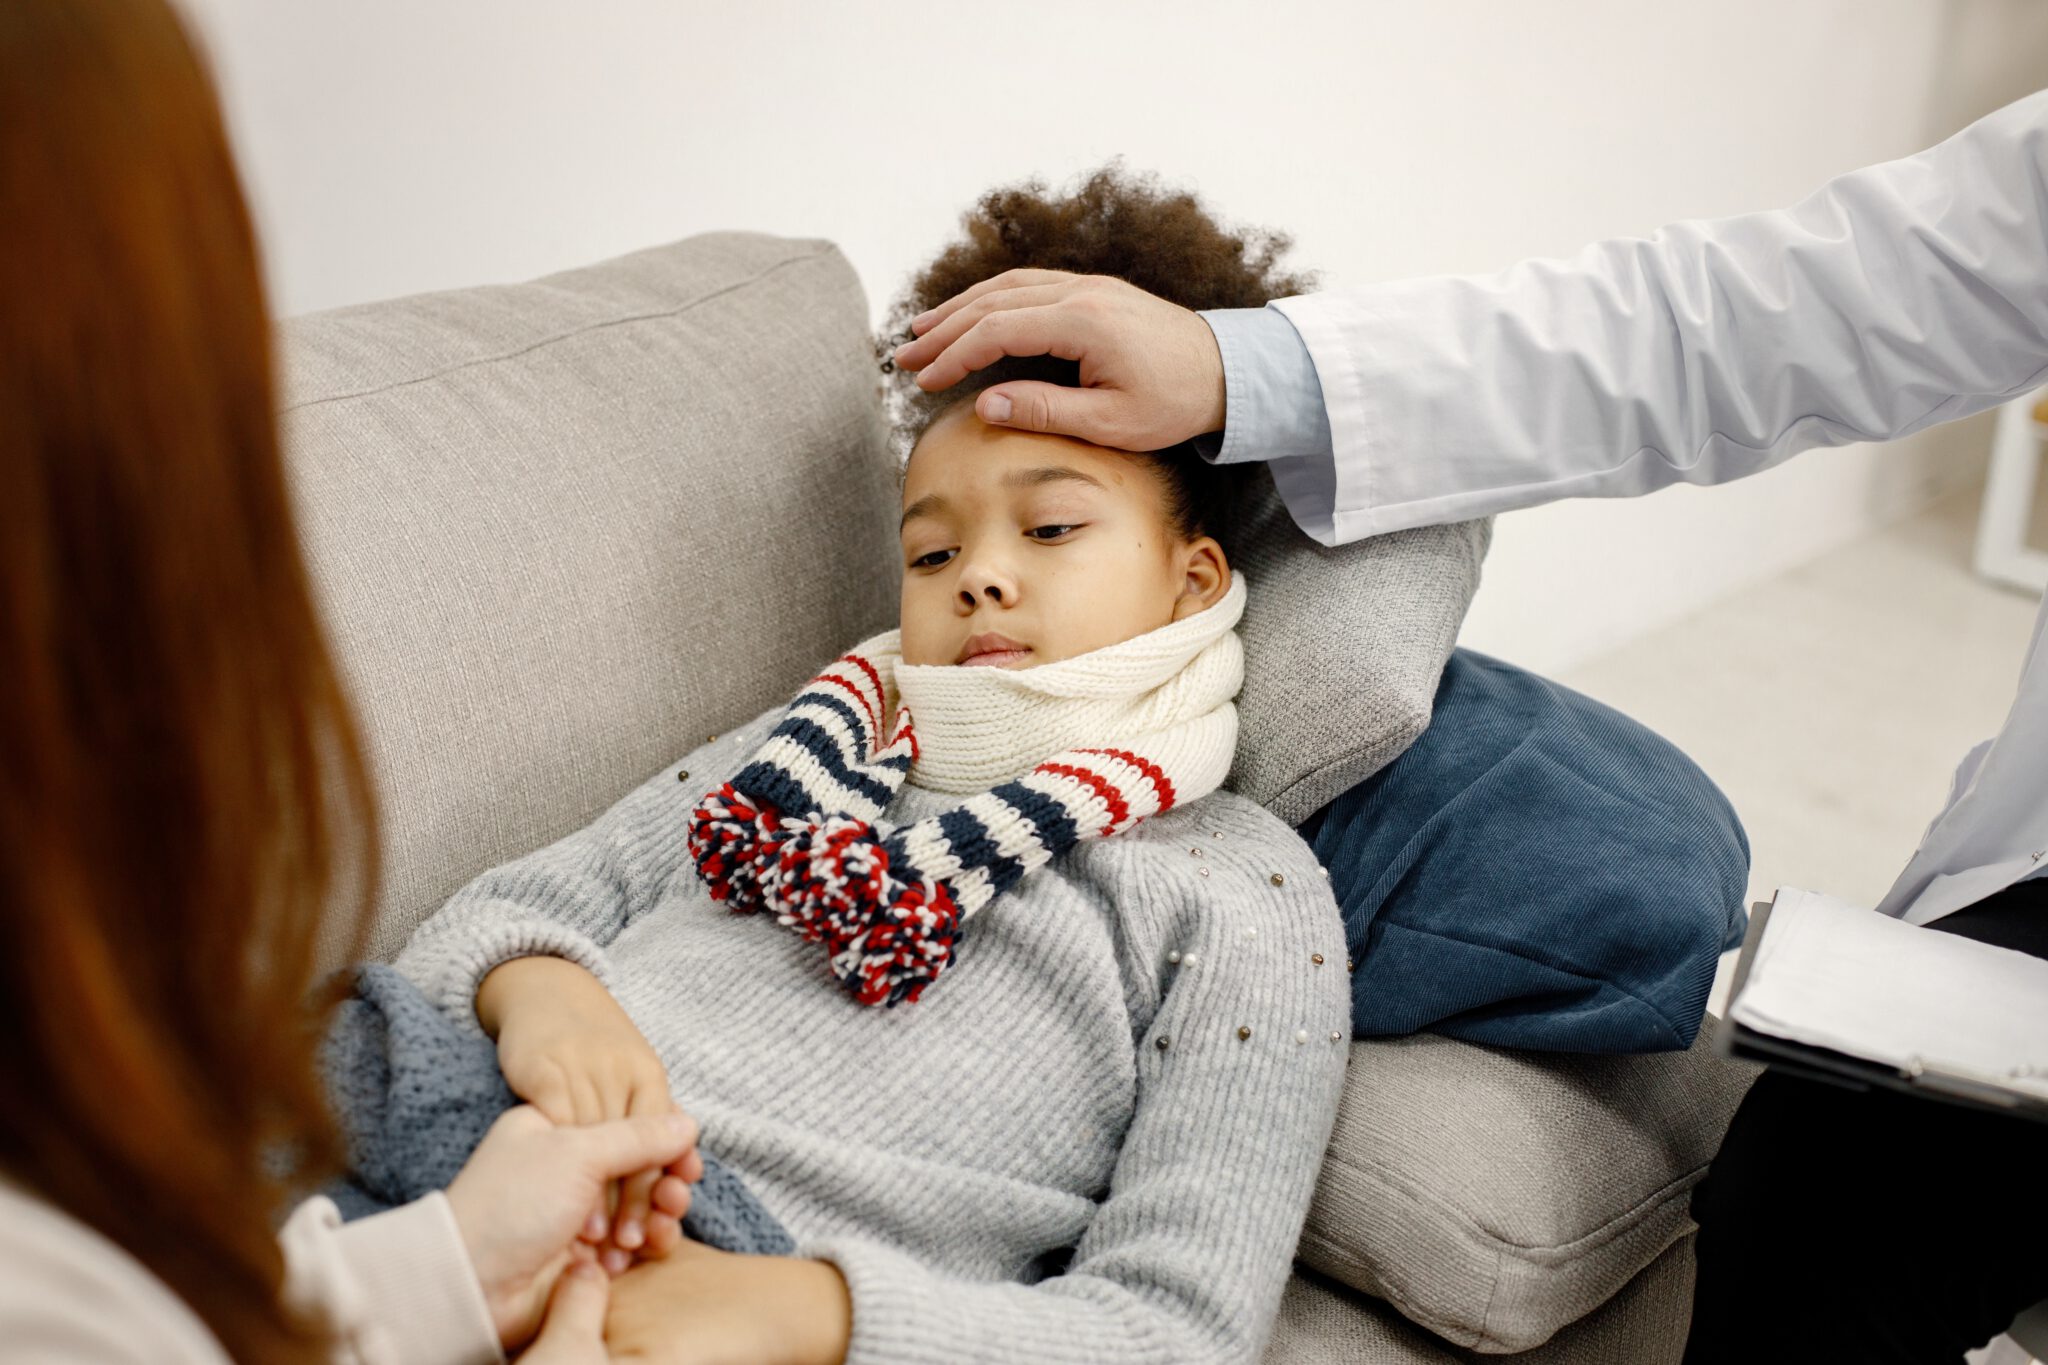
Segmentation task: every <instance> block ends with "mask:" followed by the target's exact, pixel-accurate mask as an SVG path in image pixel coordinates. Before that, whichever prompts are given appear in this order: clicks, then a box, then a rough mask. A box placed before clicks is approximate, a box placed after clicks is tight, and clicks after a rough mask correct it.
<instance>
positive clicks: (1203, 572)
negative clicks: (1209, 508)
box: [1173, 536, 1230, 621]
mask: <svg viewBox="0 0 2048 1365" xmlns="http://www.w3.org/2000/svg"><path fill="white" fill-rule="evenodd" d="M1182 554H1183V555H1184V556H1185V558H1186V568H1185V569H1184V571H1183V572H1184V573H1185V575H1186V576H1185V578H1184V580H1183V584H1182V587H1181V594H1180V598H1179V599H1178V600H1177V601H1175V602H1174V604H1173V619H1174V620H1176V621H1179V620H1183V619H1184V618H1186V617H1189V616H1193V615H1194V614H1195V613H1196V612H1199V611H1206V610H1208V609H1209V608H1210V607H1213V606H1215V605H1216V604H1217V603H1218V602H1220V601H1222V600H1223V594H1224V593H1226V592H1229V591H1230V561H1229V560H1228V559H1225V558H1224V557H1223V547H1222V546H1221V545H1218V544H1217V543H1216V541H1215V539H1214V538H1213V537H1210V536H1197V537H1196V538H1195V539H1194V540H1192V541H1190V542H1188V547H1187V549H1186V550H1184V551H1182Z"/></svg>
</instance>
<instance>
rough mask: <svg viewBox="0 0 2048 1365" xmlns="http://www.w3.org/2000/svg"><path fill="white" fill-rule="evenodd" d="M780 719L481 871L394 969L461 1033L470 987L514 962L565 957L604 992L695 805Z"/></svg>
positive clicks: (716, 742) (657, 891)
mask: <svg viewBox="0 0 2048 1365" xmlns="http://www.w3.org/2000/svg"><path fill="white" fill-rule="evenodd" d="M779 713H780V712H779V708H778V710H777V711H774V712H770V713H769V714H767V715H765V716H762V717H759V718H756V719H755V720H754V721H752V722H750V723H748V724H747V725H746V726H743V727H742V728H741V729H740V730H738V731H735V732H733V733H732V734H729V735H726V736H724V737H723V738H722V739H718V738H715V739H713V740H712V741H711V742H710V743H708V744H706V745H704V746H702V747H700V748H698V749H696V750H694V751H692V752H691V753H690V754H689V755H687V756H686V757H684V758H683V759H681V760H680V761H678V762H676V763H672V764H670V765H668V766H667V767H665V768H663V769H662V770H661V771H660V772H657V773H655V774H654V775H653V776H652V777H650V778H648V779H647V780H646V781H644V782H642V783H641V784H640V785H639V786H638V787H636V788H634V789H633V790H632V791H630V792H628V793H627V794H626V795H625V796H623V797H621V798H620V799H619V801H618V802H617V803H616V804H615V805H613V806H612V807H611V809H609V810H607V811H606V812H605V813H604V814H603V815H601V816H599V817H598V818H597V819H596V820H594V821H592V822H591V823H590V824H588V825H585V826H584V827H583V828H582V829H579V830H577V831H576V832H575V833H573V834H570V835H567V836H565V837H563V838H561V839H558V840H556V841H555V842H554V843H552V844H549V845H547V846H546V847H545V848H540V849H536V850H535V851H534V852H532V853H528V854H526V855H525V856H523V857H520V858H515V859H513V860H512V861H511V862H508V863H502V864H500V865H499V866H497V867H494V868H491V869H490V870H489V871H487V872H484V873H481V874H480V875H478V876H477V877H476V878H475V880H473V881H471V882H470V883H469V884H468V885H467V886H465V887H463V888H462V889H461V890H460V891H457V892H456V893H455V894H454V895H453V896H452V897H450V898H449V900H448V903H447V904H446V905H444V906H442V907H441V909H439V910H438V911H436V912H435V913H434V914H433V915H432V916H431V917H430V918H429V919H427V920H426V922H425V923H423V924H421V925H420V927H419V929H418V930H417V931H416V932H415V933H414V934H413V937H412V940H411V942H409V943H408V944H407V945H406V947H405V950H404V951H403V952H402V953H400V954H399V955H398V959H397V962H396V963H395V964H394V965H396V967H397V968H398V970H399V971H400V972H403V973H404V974H405V975H406V976H407V977H409V978H411V979H412V981H413V982H414V983H415V984H416V985H418V986H419V987H420V990H421V992H422V993H423V994H425V995H426V997H427V998H428V999H429V1000H431V1001H433V1002H434V1003H435V1004H436V1005H437V1006H439V1007H440V1009H441V1010H442V1011H443V1012H444V1013H446V1014H447V1015H448V1017H449V1018H450V1019H451V1020H453V1021H454V1023H455V1025H456V1027H458V1028H462V1029H471V1030H474V1029H478V1028H480V1025H478V1023H477V1019H476V991H477V987H478V986H479V985H480V984H482V982H483V979H484V978H485V977H486V976H488V975H490V973H491V971H492V970H493V969H494V968H496V967H498V966H499V965H501V964H503V963H506V962H510V961H512V960H513V959H514V958H520V957H540V956H554V957H562V958H567V959H568V960H569V961H571V962H574V963H577V964H578V965H580V966H582V967H583V968H585V969H586V970H588V971H589V972H590V973H591V975H593V976H595V977H596V978H597V979H598V980H600V981H602V982H604V983H605V984H606V985H607V986H609V985H610V984H611V966H610V961H609V958H608V955H607V952H606V950H607V949H608V948H609V947H610V945H611V943H612V941H613V940H614V939H616V938H618V936H619V935H620V934H621V933H622V932H624V931H625V929H626V928H627V926H629V925H631V924H632V923H633V922H634V921H635V920H636V919H638V918H640V917H641V916H642V915H644V914H646V913H647V912H648V911H649V910H651V909H653V908H654V907H655V906H656V905H658V904H659V903H660V902H661V899H662V896H663V893H664V891H665V889H666V887H667V885H668V883H669V881H670V879H671V878H673V877H674V876H675V875H676V874H677V873H678V872H681V871H683V870H684V869H685V868H687V867H688V865H689V861H690V851H689V841H688V840H689V816H690V812H691V810H692V809H694V808H695V805H696V803H697V800H698V798H699V797H701V796H702V795H703V794H704V793H705V792H707V791H710V790H711V789H712V788H714V787H716V786H717V785H718V784H719V783H720V782H721V781H723V780H724V779H725V777H726V776H728V775H729V774H727V773H726V771H725V770H726V769H727V768H732V769H734V770H737V768H738V767H739V766H740V765H741V764H742V763H743V762H744V761H745V760H746V758H747V756H748V755H750V754H751V753H752V752H753V750H754V748H755V747H756V746H758V745H759V743H760V742H761V740H762V739H763V738H764V737H765V735H766V732H767V729H768V727H769V725H770V724H771V723H772V721H773V719H774V718H775V716H776V715H778V714H779Z"/></svg>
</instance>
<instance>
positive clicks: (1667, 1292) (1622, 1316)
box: [1262, 1237, 1693, 1365]
mask: <svg viewBox="0 0 2048 1365" xmlns="http://www.w3.org/2000/svg"><path fill="white" fill-rule="evenodd" d="M1692 1276H1693V1258H1692V1239H1691V1238H1690V1237H1687V1238H1682V1239H1681V1240H1679V1241H1678V1242H1676V1243H1674V1244H1673V1245H1672V1246H1671V1247H1669V1248H1668V1249H1666V1250H1665V1251H1664V1253H1663V1254H1662V1255H1660V1256H1658V1257H1657V1259H1656V1260H1654V1261H1652V1262H1651V1263H1650V1265H1649V1267H1648V1268H1647V1269H1645V1270H1643V1271H1642V1272H1641V1273H1640V1274H1638V1275H1637V1276H1636V1277H1635V1278H1634V1279H1632V1280H1630V1281H1629V1282H1628V1283H1627V1284H1625V1285H1623V1286H1622V1288H1621V1292H1620V1293H1618V1294H1616V1295H1615V1296H1614V1297H1613V1298H1611V1299H1609V1300H1608V1301H1607V1302H1606V1303H1604V1304H1602V1305H1601V1306H1600V1307H1599V1308H1597V1309H1595V1310H1593V1311H1592V1312H1591V1313H1588V1314H1587V1315H1586V1316H1585V1317H1583V1318H1580V1319H1579V1320H1578V1321H1577V1322H1574V1323H1573V1324H1571V1325H1570V1326H1569V1327H1566V1328H1564V1329H1563V1330H1562V1331H1560V1332H1559V1333H1558V1334H1557V1335H1556V1336H1554V1337H1552V1338H1550V1340H1548V1341H1546V1342H1544V1343H1543V1344H1542V1345H1541V1346H1538V1347H1536V1348H1535V1349H1533V1350H1529V1351H1518V1352H1515V1353H1514V1354H1513V1355H1509V1356H1502V1355H1497V1354H1488V1353H1485V1352H1480V1351H1475V1350H1472V1349H1471V1348H1469V1347H1462V1346H1452V1345H1450V1344H1449V1343H1448V1342H1446V1341H1444V1340H1443V1339H1442V1338H1441V1337H1435V1336H1431V1335H1430V1334H1429V1333H1428V1332H1425V1331H1423V1330H1422V1329H1421V1328H1420V1327H1417V1326H1416V1325H1415V1324H1414V1323H1412V1322H1410V1321H1408V1319H1406V1318H1404V1317H1402V1316H1401V1315H1400V1314H1399V1313H1397V1312H1395V1311H1394V1309H1393V1307H1392V1306H1391V1305H1389V1304H1387V1303H1386V1302H1384V1301H1383V1300H1380V1299H1373V1298H1367V1297H1366V1296H1365V1295H1363V1294H1360V1293H1358V1292H1357V1291H1356V1290H1353V1289H1350V1288H1348V1287H1347V1286H1345V1285H1343V1284H1340V1283H1337V1282H1335V1281H1332V1280H1329V1279H1326V1278H1324V1277H1323V1276H1321V1275H1319V1274H1317V1273H1316V1272H1314V1271H1305V1272H1303V1273H1301V1274H1298V1275H1296V1276H1295V1277H1294V1278H1293V1279H1291V1280H1289V1281H1288V1282H1287V1291H1286V1293H1285V1294H1284V1295H1283V1296H1282V1297H1281V1300H1280V1317H1279V1320H1278V1321H1277V1322H1275V1323H1274V1325H1273V1340H1272V1343H1271V1345H1270V1346H1269V1347H1268V1348H1267V1350H1266V1353H1265V1355H1264V1357H1263V1358H1262V1359H1263V1361H1264V1365H1473V1363H1474V1362H1478V1361H1486V1360H1496V1361H1501V1362H1503V1365H1507V1362H1512V1365H1679V1361H1680V1360H1681V1359H1682V1358H1683V1357H1684V1355H1685V1334H1686V1331H1687V1329H1688V1328H1689V1327H1690V1326H1691V1320H1692V1311H1691V1310H1692Z"/></svg>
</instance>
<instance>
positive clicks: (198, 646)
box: [0, 0, 701, 1362]
mask: <svg viewBox="0 0 2048 1365" xmlns="http://www.w3.org/2000/svg"><path fill="white" fill-rule="evenodd" d="M269 336H270V324H269V318H268V316H267V310H266V306H265V299H264V292H263V289H262V284H261V279H260V271H259V265H258V259H257V253H256V244H255V240H254V236H253V233H252V230H251V227H250V222H249V216H248V212H247V209H246V207H245V205H244V202H243V198H242V194H241V189H240V186H239V182H238V179H237V176H236V173H235V167H234V162H233V159H232V157H231V155H230V153H229V150H228V144H227V139H226V136H225V133H224V131H223V128H222V122H221V116H220V111H219V107H218V103H217V101H216V98H215V95H214V92H213V88H212V85H211V83H210V81H209V80H208V78H207V75H206V73H205V70H204V68H203V66H202V65H201V63H200V62H199V60H198V59H197V57H196V56H195V54H194V52H193V49H192V46H191V44H190V43H189V41H188V40H187V37H186V35H185V34H184V32H183V31H182V29H181V28H180V26H179V24H178V21H177V19H176V18H175V17H174V16H173V15H172V13H171V12H170V10H169V9H168V8H167V7H166V5H165V4H164V3H163V0H8V3H7V4H6V5H5V6H4V7H0V661H4V662H0V1037H5V1038H6V1040H7V1046H6V1047H5V1048H4V1049H0V1342H4V1343H5V1348H4V1349H5V1350H6V1352H7V1353H8V1354H9V1355H10V1356H13V1355H14V1354H15V1353H16V1352H20V1353H22V1354H23V1355H25V1356H27V1357H32V1358H34V1359H36V1360H67V1359H91V1360H145V1359H146V1360H149V1361H202V1360H203V1361H219V1360H222V1359H227V1358H233V1359H239V1360H252V1361H265V1362H271V1361H280V1362H288V1361H316V1360H319V1361H325V1360H337V1359H339V1360H358V1361H365V1362H369V1361H400V1360H403V1361H408V1362H411V1361H419V1362H432V1361H441V1360H495V1359H498V1358H500V1354H501V1351H502V1350H503V1349H504V1348H507V1347H518V1346H521V1345H523V1344H525V1343H526V1342H528V1341H529V1340H531V1339H533V1338H534V1336H535V1333H536V1331H537V1330H539V1332H540V1335H539V1339H538V1341H536V1342H535V1343H534V1345H533V1347H532V1349H531V1350H530V1351H529V1352H528V1353H527V1357H526V1358H527V1359H528V1360H532V1361H555V1362H560V1361H567V1360H583V1359H601V1358H602V1354H603V1348H602V1344H601V1341H600V1334H601V1319H602V1316H603V1311H604V1307H605V1302H606V1281H605V1277H604V1275H603V1273H602V1271H600V1270H598V1269H597V1268H596V1267H595V1266H594V1265H593V1264H592V1255H591V1251H590V1247H591V1244H592V1243H594V1242H596V1241H598V1240H600V1239H602V1238H603V1237H604V1236H605V1235H606V1229H605V1226H604V1224H605V1221H606V1220H605V1214H604V1203H603V1201H604V1198H605V1193H606V1190H607V1188H608V1187H609V1185H610V1182H612V1181H613V1180H615V1179H617V1178H618V1177H620V1176H622V1175H625V1174H628V1173H630V1172H633V1171H638V1170H644V1169H648V1168H650V1167H662V1166H666V1167H668V1169H669V1171H670V1173H671V1174H672V1175H673V1176H675V1177H677V1178H675V1179H664V1180H662V1181H661V1183H660V1185H659V1186H658V1187H657V1192H656V1199H657V1203H658V1204H659V1205H660V1207H661V1209H662V1212H661V1213H660V1215H659V1216H658V1217H656V1218H655V1219H654V1220H653V1222H652V1226H651V1227H650V1229H649V1237H650V1245H651V1253H659V1252H661V1251H665V1250H666V1249H668V1248H669V1247H672V1246H673V1245H674V1244H675V1242H676V1239H677V1237H678V1236H679V1232H678V1227H677V1222H676V1220H677V1218H679V1217H680V1215H681V1213H682V1212H683V1209H684V1207H685V1206H686V1204H687V1198H688V1188H687V1185H686V1184H685V1183H684V1182H685V1181H686V1180H688V1179H694V1178H695V1176H696V1175H697V1174H698V1173H699V1171H700V1170H701V1165H700V1163H699V1160H698V1158H697V1156H696V1154H695V1151H694V1130H693V1128H692V1127H691V1125H690V1122H689V1120H687V1119H684V1118H681V1117H680V1116H671V1117H665V1118H645V1119H635V1120H630V1121H627V1122H623V1123H618V1124H611V1125H604V1126H592V1127H588V1128H560V1129H558V1128H555V1127H553V1126H552V1125H550V1124H549V1123H548V1122H547V1120H546V1119H544V1118H542V1117H541V1116H540V1115H539V1114H538V1113H537V1112H536V1111H534V1110H532V1109H520V1110H515V1111H513V1112H512V1113H511V1114H509V1115H507V1116H506V1118H505V1120H503V1121H502V1122H501V1123H500V1124H499V1125H498V1127H497V1128H495V1129H494V1130H493V1131H492V1133H491V1135H490V1136H489V1137H488V1138H487V1139H486V1140H485V1142H484V1143H483V1145H482V1146H481V1147H480V1148H479V1149H478V1151H477V1152H476V1154H475V1156H474V1157H473V1158H472V1160H471V1162H470V1164H469V1166H468V1167H466V1168H465V1169H464V1171H463V1172H462V1174H461V1176H460V1177H458V1178H457V1180H456V1181H455V1182H454V1184H453V1185H451V1186H450V1188H449V1189H448V1190H447V1191H446V1192H445V1193H442V1194H435V1195H432V1196H429V1197H428V1198H427V1199H423V1200H421V1201H419V1202H418V1203H416V1204H412V1205H408V1206H406V1207H405V1208H402V1209H398V1210H394V1211H392V1212H390V1213H387V1214H383V1215H379V1216H377V1217H374V1218H369V1219H365V1220H363V1221H361V1222H358V1223H352V1224H349V1225H348V1226H347V1227H343V1226H341V1225H340V1220H339V1218H338V1216H337V1215H336V1213H335V1210H334V1207H333V1205H332V1204H330V1203H329V1202H328V1201H326V1200H325V1199H321V1198H313V1199H310V1200H308V1201H307V1202H305V1203H303V1204H301V1205H300V1206H299V1207H298V1209H297V1210H296V1211H295V1212H292V1213H291V1215H290V1217H289V1218H288V1219H285V1220H284V1221H283V1231H282V1233H281V1234H280V1232H279V1230H278V1223H279V1219H280V1216H281V1215H282V1214H283V1212H284V1205H285V1201H286V1195H287V1191H288V1189H291V1188H305V1187H309V1186H310V1185H312V1184H313V1183H315V1182H317V1181H318V1180H319V1179H321V1178H323V1177H324V1176H326V1175H328V1174H330V1173H331V1172H333V1171H334V1170H335V1168H336V1166H337V1165H338V1160H339V1153H338V1152H337V1151H336V1139H335V1137H334V1135H333V1130H332V1128H331V1126H330V1124H329V1120H328V1115H327V1112H326V1109H325V1106H324V1103H323V1100H322V1095H321V1092H320V1088H319V1085H318V1083H317V1080H316V1078H315V1073H314V1053H315V1049H316V1047H317V1045H318V1041H319V1037H320V1032H321V1025H322V1021H323V1019H324V1017H325V1008H324V1006H325V1005H327V1004H330V1003H332V1002H331V998H330V999H327V1000H315V999H314V998H313V981H314V971H315V957H314V942H315V935H316V929H317V927H318V924H319V922H320V920H321V918H322V916H323V914H324V913H327V912H328V910H329V905H330V902H352V904H348V905H347V907H346V909H344V910H340V911H337V912H336V913H346V914H348V915H350V916H351V917H352V918H351V922H352V923H353V924H355V925H357V926H359V927H360V926H361V925H362V923H363V922H364V915H365V911H366V900H367V896H368V894H369V890H368V889H369V888H372V887H374V886H375V885H376V881H377V841H376V827H375V821H374V811H373V809H372V804H371V797H370V787H369V783H368V780H367V777H366V774H365V769H364V760H363V758H362V753H361V749H360V747H359V745H358V741H357V738H356V734H355V731H354V728H353V724H352V720H351V717H350V713H349V709H348V705H347V701H346V699H345V697H344V695H343V692H342V689H341V687H340V684H339V682H338V680H337V676H336V672H335V668H334V665H333V662H332V660H331V659H330V657H329V654H328V650H327V646H326V643H325V640H324V637H323V634H322V631H321V627H320V624H319V621H318V619H317V616H316V613H315V608H314V604H313V600H312V597H311V594H310V592H309V588H308V583H307V577H306V573H305V570H304V567H303V565H302V563H301V561H300V558H299V552H298V545H297V540H296V537H295V533H294V525H293V519H292V516H291V511H290V506H289V502H288V498H287V491H286V485H285V480H284V472H283V468H282V465H281V461H280V456H279V449H278V437H277V429H276V426H275V423H274V418H273V406H272V377H271V354H270V341H269ZM344 893H352V894H344ZM358 943H360V938H358ZM565 1271H566V1272H567V1273H565ZM551 1303H552V1311H548V1310H549V1307H550V1304H551ZM544 1316H545V1319H546V1325H545V1329H544V1330H541V1329H542V1321H543V1317H544Z"/></svg>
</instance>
